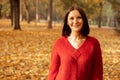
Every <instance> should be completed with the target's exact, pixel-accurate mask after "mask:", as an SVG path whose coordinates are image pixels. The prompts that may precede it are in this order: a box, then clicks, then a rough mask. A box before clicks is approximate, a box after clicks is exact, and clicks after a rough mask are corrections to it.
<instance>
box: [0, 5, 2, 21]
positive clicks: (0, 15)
mask: <svg viewBox="0 0 120 80" xmlns="http://www.w3.org/2000/svg"><path fill="white" fill-rule="evenodd" d="M1 18H2V4H0V19H1Z"/></svg>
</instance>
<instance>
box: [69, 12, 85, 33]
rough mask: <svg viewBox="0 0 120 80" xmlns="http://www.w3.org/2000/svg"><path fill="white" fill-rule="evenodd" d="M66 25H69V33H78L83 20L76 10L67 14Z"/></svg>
mask: <svg viewBox="0 0 120 80" xmlns="http://www.w3.org/2000/svg"><path fill="white" fill-rule="evenodd" d="M67 24H68V25H69V27H70V29H71V31H75V32H78V31H80V30H81V28H82V26H83V19H82V16H81V14H80V13H79V11H78V10H72V11H71V12H70V13H69V14H68V19H67Z"/></svg>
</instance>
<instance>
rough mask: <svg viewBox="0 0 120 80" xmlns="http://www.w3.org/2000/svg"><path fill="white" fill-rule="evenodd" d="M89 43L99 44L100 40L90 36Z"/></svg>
mask: <svg viewBox="0 0 120 80" xmlns="http://www.w3.org/2000/svg"><path fill="white" fill-rule="evenodd" d="M87 38H88V41H90V42H93V43H99V40H98V39H97V38H96V37H93V36H88V37H87Z"/></svg>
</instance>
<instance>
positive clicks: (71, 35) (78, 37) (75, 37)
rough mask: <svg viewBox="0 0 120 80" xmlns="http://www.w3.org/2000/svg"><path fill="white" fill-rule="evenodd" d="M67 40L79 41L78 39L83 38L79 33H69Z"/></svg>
mask: <svg viewBox="0 0 120 80" xmlns="http://www.w3.org/2000/svg"><path fill="white" fill-rule="evenodd" d="M69 38H70V39H72V40H80V39H82V38H83V36H82V35H81V34H79V33H76V32H71V34H70V36H69Z"/></svg>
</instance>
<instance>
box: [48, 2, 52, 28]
mask: <svg viewBox="0 0 120 80" xmlns="http://www.w3.org/2000/svg"><path fill="white" fill-rule="evenodd" d="M48 28H52V0H49V5H48Z"/></svg>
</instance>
